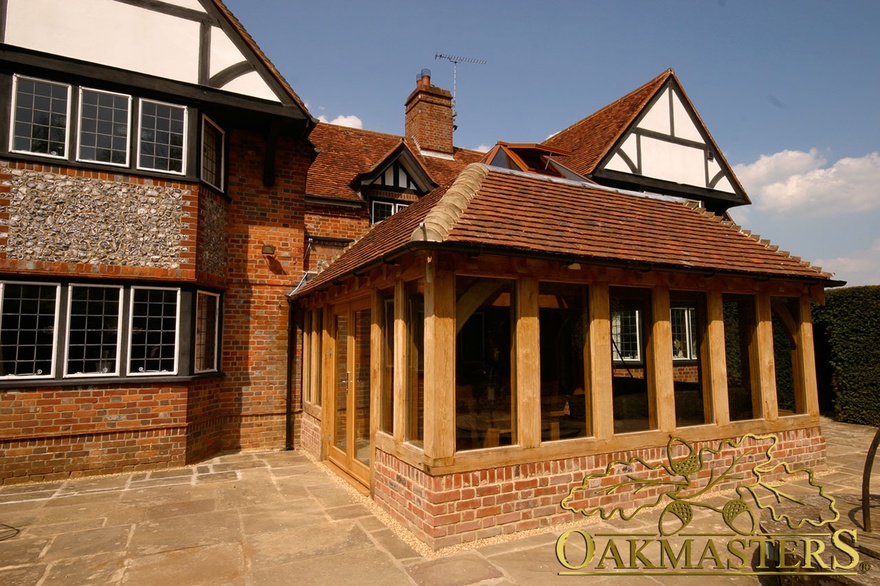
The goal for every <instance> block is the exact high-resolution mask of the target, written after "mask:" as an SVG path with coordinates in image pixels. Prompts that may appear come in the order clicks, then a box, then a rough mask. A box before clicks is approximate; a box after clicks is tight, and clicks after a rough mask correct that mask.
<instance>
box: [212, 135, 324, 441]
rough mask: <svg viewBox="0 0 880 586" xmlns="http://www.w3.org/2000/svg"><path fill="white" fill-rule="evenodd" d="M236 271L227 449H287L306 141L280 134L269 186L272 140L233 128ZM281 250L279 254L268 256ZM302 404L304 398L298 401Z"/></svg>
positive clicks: (229, 301) (226, 394) (231, 253)
mask: <svg viewBox="0 0 880 586" xmlns="http://www.w3.org/2000/svg"><path fill="white" fill-rule="evenodd" d="M230 134H231V135H230V152H232V153H234V156H232V157H230V171H229V195H230V197H231V200H232V201H231V203H230V204H229V210H228V216H227V221H228V236H227V238H228V243H229V249H228V262H229V266H228V270H227V285H228V289H227V291H226V297H225V299H224V315H223V319H224V328H223V330H224V331H223V334H224V338H223V355H222V367H223V371H224V372H225V373H226V377H225V378H224V379H223V382H222V384H221V389H220V396H219V403H220V409H221V412H222V416H223V433H222V448H223V449H224V450H230V449H239V448H278V449H281V448H283V447H284V440H285V429H286V426H285V413H286V406H287V361H288V357H287V340H288V314H289V305H288V302H287V293H288V292H289V291H290V290H291V289H292V288H293V287H294V286H295V285H296V284H297V283H298V282H299V279H300V277H301V275H302V270H303V265H302V259H303V253H304V248H303V243H304V236H303V215H304V210H305V201H304V200H305V197H304V196H305V180H306V171H307V169H308V165H309V163H310V161H311V159H310V153H309V152H308V150H307V147H306V146H305V145H297V144H295V143H293V141H291V140H288V139H285V138H282V139H279V143H278V153H277V158H276V166H275V169H276V176H275V183H274V185H273V186H271V187H266V186H264V185H263V180H262V177H263V169H264V157H263V153H264V151H265V143H264V141H263V138H262V137H261V136H260V135H258V134H255V133H253V134H252V133H246V132H244V131H235V132H232V133H230ZM264 244H265V245H271V246H274V247H275V254H274V256H268V257H267V256H266V255H264V254H263V253H262V247H263V245H264ZM295 401H298V399H295Z"/></svg>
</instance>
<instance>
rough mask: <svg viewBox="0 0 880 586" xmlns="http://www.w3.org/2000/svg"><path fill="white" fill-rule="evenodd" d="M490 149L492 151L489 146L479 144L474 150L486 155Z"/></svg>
mask: <svg viewBox="0 0 880 586" xmlns="http://www.w3.org/2000/svg"><path fill="white" fill-rule="evenodd" d="M493 146H494V145H493ZM491 149H492V147H491V146H489V145H486V144H481V145H480V146H478V147H477V148H475V149H474V150H475V151H477V152H478V153H488V152H489V151H490V150H491Z"/></svg>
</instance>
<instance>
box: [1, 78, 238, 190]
mask: <svg viewBox="0 0 880 586" xmlns="http://www.w3.org/2000/svg"><path fill="white" fill-rule="evenodd" d="M11 94H12V95H11V98H12V99H11V100H9V103H10V104H11V111H10V112H9V133H8V136H9V143H8V152H9V153H12V154H17V155H22V156H25V157H38V158H51V159H55V160H62V161H67V162H69V163H71V164H82V165H85V166H89V167H94V166H95V165H97V166H107V167H108V168H113V169H115V170H117V171H118V170H120V169H128V170H130V171H132V172H143V173H146V174H158V175H172V176H181V177H191V178H195V177H200V178H201V179H202V180H203V181H205V183H207V184H209V185H210V186H212V187H213V188H215V189H217V190H219V191H221V192H222V191H223V190H224V188H225V185H224V183H225V181H224V176H225V175H224V174H225V156H226V153H225V132H224V131H223V129H222V128H221V127H220V126H219V125H218V124H217V122H216V121H214V120H211V119H209V118H208V117H207V116H202V117H201V118H200V119H199V118H198V117H194V116H193V115H192V114H193V112H191V110H192V108H191V107H187V106H184V105H180V104H173V103H168V102H163V101H161V100H155V99H148V98H145V97H138V96H133V95H130V94H127V93H120V92H115V91H108V90H106V89H98V88H92V87H85V86H82V87H79V86H75V85H71V84H68V83H60V82H56V81H51V80H45V79H39V78H36V77H29V76H25V75H19V74H15V75H13V76H12V84H11ZM0 119H3V118H2V117H0ZM199 123H200V124H201V131H199V128H198V125H199ZM198 147H201V148H198ZM190 153H194V155H191V154H190Z"/></svg>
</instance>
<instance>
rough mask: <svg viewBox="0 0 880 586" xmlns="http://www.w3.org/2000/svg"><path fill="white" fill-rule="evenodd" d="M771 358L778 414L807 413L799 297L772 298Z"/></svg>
mask: <svg viewBox="0 0 880 586" xmlns="http://www.w3.org/2000/svg"><path fill="white" fill-rule="evenodd" d="M771 316H772V321H773V362H774V365H775V372H776V401H777V407H778V410H779V415H780V416H783V417H784V416H786V415H795V414H798V413H806V398H805V393H806V390H805V387H804V385H805V383H804V376H803V373H802V372H801V371H800V367H799V364H800V360H799V359H798V352H799V349H798V343H799V339H800V327H801V311H800V300H799V299H798V298H796V297H773V298H771Z"/></svg>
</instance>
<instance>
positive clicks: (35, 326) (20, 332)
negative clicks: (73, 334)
mask: <svg viewBox="0 0 880 586" xmlns="http://www.w3.org/2000/svg"><path fill="white" fill-rule="evenodd" d="M59 292H60V285H57V284H32V283H0V378H48V377H52V376H54V373H55V345H56V342H55V340H56V332H57V330H58V307H59V303H60V295H59Z"/></svg>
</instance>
